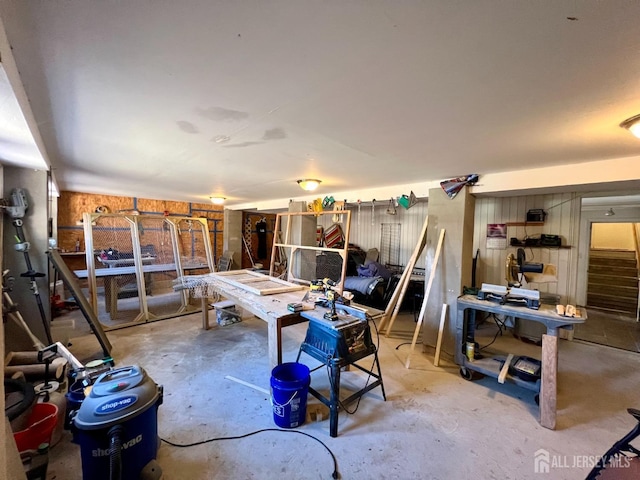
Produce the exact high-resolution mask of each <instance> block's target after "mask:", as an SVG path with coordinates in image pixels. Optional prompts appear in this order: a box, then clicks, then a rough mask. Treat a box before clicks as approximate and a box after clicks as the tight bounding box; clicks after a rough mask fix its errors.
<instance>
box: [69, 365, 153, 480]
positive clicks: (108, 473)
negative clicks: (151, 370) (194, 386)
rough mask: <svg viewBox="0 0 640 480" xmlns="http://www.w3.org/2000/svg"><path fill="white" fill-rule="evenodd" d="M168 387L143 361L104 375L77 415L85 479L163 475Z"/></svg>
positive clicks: (75, 432) (143, 478) (75, 430)
mask: <svg viewBox="0 0 640 480" xmlns="http://www.w3.org/2000/svg"><path fill="white" fill-rule="evenodd" d="M162 394H163V388H162V386H160V385H157V384H156V383H155V382H154V381H153V380H152V379H151V378H150V377H149V376H148V375H147V373H146V372H145V370H144V369H143V368H141V367H139V366H137V365H134V366H128V367H120V368H116V369H113V370H109V371H107V372H105V373H103V374H102V375H100V376H99V377H98V378H97V379H96V381H95V382H94V384H93V387H92V389H91V393H90V394H89V395H88V396H87V397H86V398H85V399H84V401H83V402H82V405H81V406H80V408H79V409H78V412H77V414H76V415H75V417H74V418H73V421H72V425H73V428H72V431H73V441H74V442H75V443H77V444H79V445H80V448H81V457H82V478H83V479H85V480H89V479H91V480H123V479H124V480H130V479H131V480H133V479H139V480H159V479H160V478H161V477H162V469H161V468H160V466H159V465H158V463H157V461H156V456H157V453H158V447H159V446H160V438H159V437H158V407H159V406H160V405H161V404H162Z"/></svg>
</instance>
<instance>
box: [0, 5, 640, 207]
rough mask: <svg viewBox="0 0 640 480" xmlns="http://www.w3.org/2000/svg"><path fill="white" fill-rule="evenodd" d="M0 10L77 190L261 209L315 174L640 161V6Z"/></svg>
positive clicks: (56, 161) (405, 180)
mask: <svg viewBox="0 0 640 480" xmlns="http://www.w3.org/2000/svg"><path fill="white" fill-rule="evenodd" d="M0 8H1V9H0V15H1V16H2V21H3V23H4V28H5V30H6V32H7V37H8V39H9V43H10V44H11V47H12V54H13V56H14V58H15V62H16V65H17V69H18V72H19V78H20V81H21V82H22V85H23V87H24V91H25V92H26V95H27V97H28V99H29V102H30V107H31V109H32V111H33V118H34V121H35V125H31V127H32V128H36V129H37V130H38V132H39V134H40V135H41V137H42V140H43V144H44V147H45V148H46V152H45V158H48V159H49V160H50V162H51V166H52V169H53V171H54V175H55V177H56V179H57V181H58V184H59V188H60V189H62V190H72V191H78V192H92V193H104V194H113V195H126V196H136V197H142V198H157V199H158V198H159V199H168V200H179V201H190V202H201V201H207V200H208V197H209V196H210V195H216V194H220V195H223V196H225V197H227V199H228V200H227V203H228V205H231V206H233V205H240V206H244V207H249V206H251V205H254V204H255V205H257V202H258V201H261V200H271V199H282V201H283V202H284V201H288V199H290V198H297V197H300V196H301V192H302V191H301V190H300V189H299V187H298V186H297V185H296V183H295V180H296V179H299V178H303V177H315V178H320V179H322V180H323V184H322V186H321V188H320V190H319V191H318V193H317V194H315V195H314V196H324V195H328V194H334V195H336V197H337V198H343V197H344V198H347V199H349V200H355V199H356V198H349V196H350V195H361V194H362V192H364V191H366V189H369V188H373V187H384V186H394V185H397V186H398V190H399V191H397V195H400V194H403V193H409V192H408V191H402V190H401V189H402V188H403V187H406V186H412V185H416V184H425V185H426V184H427V183H428V182H433V181H440V180H443V179H446V178H450V177H453V176H458V175H464V174H468V173H479V174H481V175H484V174H491V173H498V172H505V171H512V170H522V169H530V168H533V167H554V166H558V165H564V164H578V163H584V162H592V161H602V160H609V159H619V158H625V157H633V156H638V155H640V142H638V141H637V139H634V138H633V137H632V136H631V135H630V134H629V133H628V132H626V131H624V130H623V129H621V128H620V127H619V126H618V125H619V123H620V122H621V121H622V120H624V119H625V118H627V117H630V116H632V115H635V114H637V113H640V28H639V27H638V25H639V24H640V2H636V1H628V0H610V1H607V2H603V1H600V0H580V1H576V0H566V1H564V0H546V1H542V0H540V1H532V0H511V1H508V2H505V1H499V0H468V1H464V0H459V1H428V0H423V1H418V0H415V1H409V0H394V1H391V0H389V1H375V0H351V1H338V0H334V1H331V0H329V1H320V0H317V1H305V0H280V1H276V0H273V1H271V0H243V1H237V2H233V1H213V0H200V1H198V0H182V1H173V2H172V1H166V0H163V1H158V0H153V1H152V0H137V1H135V2H122V1H121V2H105V1H99V0H83V1H68V0H48V1H46V2H42V1H38V2H36V1H30V2H28V1H18V0H2V2H1V6H0ZM568 17H572V18H574V17H575V18H576V19H573V20H572V19H569V18H568ZM3 64H4V61H3ZM0 126H2V128H5V127H6V124H4V125H3V124H2V123H0ZM0 133H2V134H1V135H0V137H5V136H6V135H4V133H6V132H0ZM3 141H4V140H3ZM3 145H4V144H0V147H3ZM4 157H5V152H4V149H3V150H0V159H3V158H4ZM481 178H482V177H481ZM638 178H640V175H638ZM567 183H570V179H567ZM341 193H343V195H342V194H341ZM357 198H359V197H357Z"/></svg>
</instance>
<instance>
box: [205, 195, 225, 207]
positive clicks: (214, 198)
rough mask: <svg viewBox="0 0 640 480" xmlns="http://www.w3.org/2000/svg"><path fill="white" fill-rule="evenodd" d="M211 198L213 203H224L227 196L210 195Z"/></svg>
mask: <svg viewBox="0 0 640 480" xmlns="http://www.w3.org/2000/svg"><path fill="white" fill-rule="evenodd" d="M209 199H210V200H211V203H213V204H214V205H222V204H224V201H225V200H226V198H224V197H209Z"/></svg>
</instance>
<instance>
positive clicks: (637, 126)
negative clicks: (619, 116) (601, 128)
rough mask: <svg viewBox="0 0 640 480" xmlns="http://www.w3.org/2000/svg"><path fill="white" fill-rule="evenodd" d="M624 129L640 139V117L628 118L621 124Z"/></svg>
mask: <svg viewBox="0 0 640 480" xmlns="http://www.w3.org/2000/svg"><path fill="white" fill-rule="evenodd" d="M620 126H621V127H622V128H626V129H627V130H629V131H630V132H631V133H632V134H633V135H635V136H636V137H638V138H640V115H636V116H635V117H631V118H627V119H626V120H625V121H624V122H622V123H621V124H620Z"/></svg>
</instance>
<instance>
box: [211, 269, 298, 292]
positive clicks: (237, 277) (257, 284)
mask: <svg viewBox="0 0 640 480" xmlns="http://www.w3.org/2000/svg"><path fill="white" fill-rule="evenodd" d="M210 275H211V276H212V277H214V278H216V279H218V280H221V281H223V282H225V283H228V284H230V285H233V286H234V287H238V288H241V289H243V290H246V291H247V292H249V293H253V294H254V295H273V294H275V293H285V292H294V291H296V290H302V289H304V288H306V287H305V286H304V285H296V284H295V283H291V282H287V281H285V280H281V279H279V278H276V277H270V276H269V275H265V274H263V273H258V272H254V271H252V270H232V271H229V272H215V273H211V274H210Z"/></svg>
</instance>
